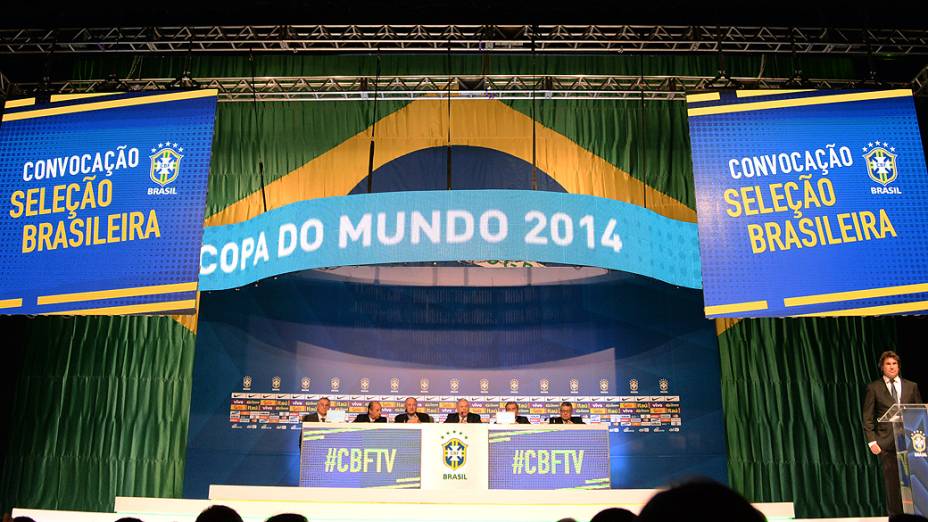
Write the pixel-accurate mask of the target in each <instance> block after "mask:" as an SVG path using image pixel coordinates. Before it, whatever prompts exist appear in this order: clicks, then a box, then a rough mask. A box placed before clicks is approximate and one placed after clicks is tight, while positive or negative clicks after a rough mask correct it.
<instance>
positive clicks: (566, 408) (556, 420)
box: [548, 401, 583, 424]
mask: <svg viewBox="0 0 928 522" xmlns="http://www.w3.org/2000/svg"><path fill="white" fill-rule="evenodd" d="M573 415H574V405H573V404H571V403H569V402H567V401H564V402H562V403H561V415H560V416H559V417H551V419H549V420H548V422H549V423H550V424H583V419H581V418H580V417H574V416H573Z"/></svg>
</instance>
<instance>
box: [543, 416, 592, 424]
mask: <svg viewBox="0 0 928 522" xmlns="http://www.w3.org/2000/svg"><path fill="white" fill-rule="evenodd" d="M570 422H572V423H573V424H583V419H582V418H580V417H571V418H570ZM548 423H549V424H564V419H562V418H560V417H551V418H550V419H549V420H548Z"/></svg>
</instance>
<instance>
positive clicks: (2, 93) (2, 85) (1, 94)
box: [0, 71, 16, 102]
mask: <svg viewBox="0 0 928 522" xmlns="http://www.w3.org/2000/svg"><path fill="white" fill-rule="evenodd" d="M15 89H16V85H15V84H14V83H13V82H11V81H10V79H9V78H7V77H6V75H5V74H3V71H0V102H3V101H5V100H6V99H8V98H11V97H12V96H13V94H14V93H15Z"/></svg>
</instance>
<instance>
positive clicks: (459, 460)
mask: <svg viewBox="0 0 928 522" xmlns="http://www.w3.org/2000/svg"><path fill="white" fill-rule="evenodd" d="M447 437H449V438H448V440H446V441H445V442H444V443H443V444H442V445H441V449H442V457H443V458H442V460H443V462H444V463H445V466H447V467H448V468H450V469H451V470H452V471H457V470H458V468H460V467H462V466H464V465H465V464H466V463H467V443H466V442H464V440H465V439H467V436H466V435H464V434H463V433H458V432H456V431H452V432H450V433H449V434H448V435H447Z"/></svg>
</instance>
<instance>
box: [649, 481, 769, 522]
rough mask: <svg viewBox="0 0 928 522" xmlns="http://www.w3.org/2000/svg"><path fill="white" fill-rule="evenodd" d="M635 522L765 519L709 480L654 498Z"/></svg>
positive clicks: (744, 502)
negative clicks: (637, 521)
mask: <svg viewBox="0 0 928 522" xmlns="http://www.w3.org/2000/svg"><path fill="white" fill-rule="evenodd" d="M638 520H639V521H640V522H654V521H664V520H738V521H739V522H754V521H757V522H763V521H764V520H766V519H765V518H764V515H762V514H761V512H760V511H757V510H756V509H754V506H752V505H751V503H750V502H748V501H747V500H745V498H744V497H742V496H741V495H739V494H738V493H736V492H735V491H734V490H731V489H729V488H727V487H725V486H723V485H721V484H719V483H718V482H713V481H711V480H694V481H690V482H686V483H683V484H681V485H678V486H675V487H672V488H670V489H668V490H666V491H662V492H660V493H658V494H656V495H654V496H653V497H652V498H651V500H649V501H648V503H647V504H645V506H644V508H642V510H641V513H639V514H638Z"/></svg>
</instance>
